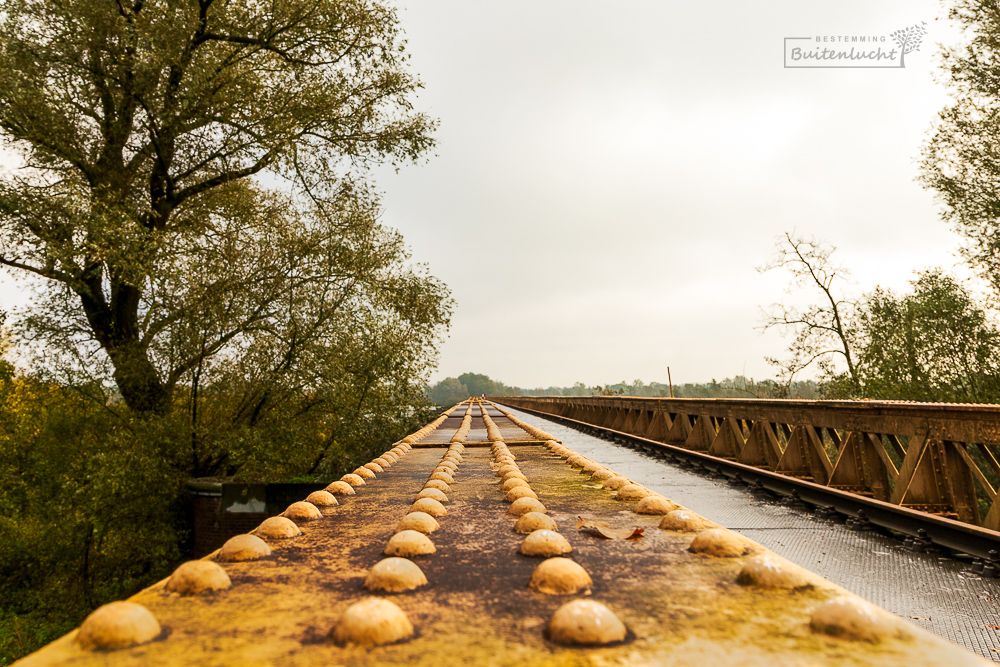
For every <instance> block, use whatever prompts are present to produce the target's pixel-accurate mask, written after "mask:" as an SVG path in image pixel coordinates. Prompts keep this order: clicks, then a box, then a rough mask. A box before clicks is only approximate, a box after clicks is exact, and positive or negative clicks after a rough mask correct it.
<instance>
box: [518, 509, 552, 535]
mask: <svg viewBox="0 0 1000 667" xmlns="http://www.w3.org/2000/svg"><path fill="white" fill-rule="evenodd" d="M514 530H516V531H517V532H519V533H533V532H535V531H536V530H559V528H558V527H557V526H556V522H555V521H554V520H553V519H552V517H550V516H549V515H548V514H542V513H541V512H528V513H527V514H522V515H521V518H519V519H518V520H517V523H516V524H515V525H514Z"/></svg>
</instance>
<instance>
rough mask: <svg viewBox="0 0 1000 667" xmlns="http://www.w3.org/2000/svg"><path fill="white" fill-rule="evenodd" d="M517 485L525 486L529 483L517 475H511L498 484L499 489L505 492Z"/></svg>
mask: <svg viewBox="0 0 1000 667" xmlns="http://www.w3.org/2000/svg"><path fill="white" fill-rule="evenodd" d="M517 486H525V487H527V486H529V485H528V483H527V482H526V481H524V480H523V479H518V478H517V477H511V478H510V479H508V480H507V481H505V482H504V483H503V484H502V485H501V486H500V490H501V491H503V492H504V493H507V492H508V491H510V490H511V489H513V488H514V487H517Z"/></svg>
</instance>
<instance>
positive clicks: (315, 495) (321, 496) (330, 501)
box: [306, 491, 340, 507]
mask: <svg viewBox="0 0 1000 667" xmlns="http://www.w3.org/2000/svg"><path fill="white" fill-rule="evenodd" d="M306 502H307V503H312V504H313V505H315V506H316V507H331V506H333V505H339V504H340V503H338V502H337V498H336V496H334V495H333V494H332V493H330V492H329V491H313V492H312V493H310V494H309V495H308V496H306Z"/></svg>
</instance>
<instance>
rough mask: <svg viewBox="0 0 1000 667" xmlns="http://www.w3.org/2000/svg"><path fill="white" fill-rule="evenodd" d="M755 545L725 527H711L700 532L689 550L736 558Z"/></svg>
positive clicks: (696, 552)
mask: <svg viewBox="0 0 1000 667" xmlns="http://www.w3.org/2000/svg"><path fill="white" fill-rule="evenodd" d="M752 548H753V545H752V544H751V543H750V542H749V541H748V540H747V539H746V538H744V537H742V536H740V535H738V534H737V533H734V532H733V531H731V530H726V529H725V528H711V529H709V530H703V531H702V532H700V533H698V534H697V535H696V536H695V538H694V539H693V540H692V541H691V546H690V547H688V551H690V552H691V553H695V554H702V555H705V556H715V557H716V558H734V557H736V556H742V555H744V554H746V553H748V552H750V551H751V549H752Z"/></svg>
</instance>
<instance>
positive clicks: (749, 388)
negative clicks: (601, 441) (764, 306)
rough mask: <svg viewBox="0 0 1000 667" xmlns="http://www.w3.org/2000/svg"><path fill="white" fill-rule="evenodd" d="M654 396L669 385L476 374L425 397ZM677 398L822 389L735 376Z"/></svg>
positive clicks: (693, 386) (798, 394) (678, 391)
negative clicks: (545, 382)
mask: <svg viewBox="0 0 1000 667" xmlns="http://www.w3.org/2000/svg"><path fill="white" fill-rule="evenodd" d="M480 394H486V395H487V396H657V397H669V396H670V385H669V384H665V383H662V382H650V383H648V384H647V383H645V382H643V381H642V380H634V381H633V382H625V381H622V382H618V383H616V384H607V385H595V386H587V385H586V384H584V383H583V382H577V383H575V384H573V385H572V386H570V387H535V388H525V387H511V386H508V385H506V384H504V383H503V382H499V381H497V380H493V379H491V378H490V377H489V376H486V375H481V374H479V373H463V374H462V375H459V376H458V377H457V378H454V377H450V378H445V379H444V380H441V381H440V382H438V383H437V384H435V385H434V386H432V387H430V388H429V389H428V390H427V395H428V397H429V398H430V399H431V400H432V401H433V402H434V403H436V404H438V405H450V404H452V403H457V402H458V401H461V400H462V399H464V398H467V397H469V396H478V395H480ZM673 395H674V396H675V397H676V398H801V399H814V398H821V397H822V395H821V387H820V385H818V384H817V383H816V382H814V381H813V380H805V381H797V382H792V383H791V385H790V386H787V387H786V386H785V385H783V384H779V383H778V382H776V381H774V380H760V381H757V380H754V379H752V378H747V377H743V376H742V375H737V376H736V377H734V378H726V379H725V380H722V381H721V382H719V381H716V380H712V381H711V382H705V383H685V384H676V385H674V388H673Z"/></svg>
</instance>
